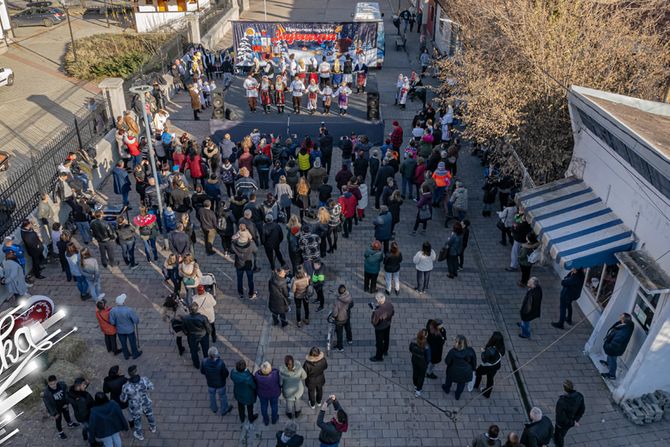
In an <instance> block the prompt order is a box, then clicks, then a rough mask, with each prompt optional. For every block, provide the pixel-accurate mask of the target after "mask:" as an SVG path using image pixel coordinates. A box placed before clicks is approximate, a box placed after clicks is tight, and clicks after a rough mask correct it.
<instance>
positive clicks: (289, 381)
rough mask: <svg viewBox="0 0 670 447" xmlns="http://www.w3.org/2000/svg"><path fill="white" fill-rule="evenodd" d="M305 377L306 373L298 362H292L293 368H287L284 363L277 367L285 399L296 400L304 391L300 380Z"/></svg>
mask: <svg viewBox="0 0 670 447" xmlns="http://www.w3.org/2000/svg"><path fill="white" fill-rule="evenodd" d="M306 378H307V373H306V372H305V370H304V369H303V368H302V365H300V362H297V361H296V362H294V363H293V370H289V369H288V368H287V367H286V365H282V366H281V367H280V368H279V379H280V383H281V390H282V396H284V399H286V400H298V399H300V398H301V397H302V395H303V394H304V392H305V387H304V386H303V384H302V381H303V380H305V379H306Z"/></svg>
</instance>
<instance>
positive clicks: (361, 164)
mask: <svg viewBox="0 0 670 447" xmlns="http://www.w3.org/2000/svg"><path fill="white" fill-rule="evenodd" d="M367 175H368V159H367V158H365V153H364V152H363V151H358V153H357V154H356V159H355V160H354V177H360V178H362V179H363V181H365V178H366V177H367Z"/></svg>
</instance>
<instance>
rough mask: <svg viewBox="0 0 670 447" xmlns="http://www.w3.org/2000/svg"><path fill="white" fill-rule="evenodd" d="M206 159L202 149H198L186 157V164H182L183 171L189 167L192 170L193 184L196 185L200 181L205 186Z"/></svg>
mask: <svg viewBox="0 0 670 447" xmlns="http://www.w3.org/2000/svg"><path fill="white" fill-rule="evenodd" d="M204 162H205V161H204V160H203V159H202V157H201V156H200V151H199V150H196V151H194V152H193V153H192V154H191V155H189V156H187V157H186V160H185V161H184V164H183V165H182V169H181V170H182V172H186V170H187V169H189V170H190V171H191V179H192V180H193V186H194V187H195V185H196V184H198V182H200V184H201V185H202V187H203V188H204V187H205V171H204V170H203V164H204Z"/></svg>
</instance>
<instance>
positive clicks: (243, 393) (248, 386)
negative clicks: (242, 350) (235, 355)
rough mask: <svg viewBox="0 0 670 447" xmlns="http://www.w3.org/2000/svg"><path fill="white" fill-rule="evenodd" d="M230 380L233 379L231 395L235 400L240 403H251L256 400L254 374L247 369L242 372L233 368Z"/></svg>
mask: <svg viewBox="0 0 670 447" xmlns="http://www.w3.org/2000/svg"><path fill="white" fill-rule="evenodd" d="M230 380H232V381H233V384H234V386H233V395H234V396H235V400H236V401H237V402H239V403H241V404H242V405H252V404H253V403H254V402H256V382H255V381H254V376H253V375H251V372H249V370H248V369H245V370H244V371H242V372H239V371H238V370H236V369H234V370H233V372H231V373H230Z"/></svg>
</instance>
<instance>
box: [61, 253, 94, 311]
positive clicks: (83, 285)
mask: <svg viewBox="0 0 670 447" xmlns="http://www.w3.org/2000/svg"><path fill="white" fill-rule="evenodd" d="M65 259H66V260H67V264H68V266H69V267H70V274H71V275H72V278H74V280H75V282H76V283H77V289H78V290H79V295H80V296H81V299H82V300H86V299H88V298H90V297H91V294H90V293H89V292H88V282H87V281H86V278H84V273H83V272H82V271H81V256H80V254H79V250H78V249H77V246H76V245H75V244H74V242H68V244H67V247H66V249H65Z"/></svg>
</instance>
